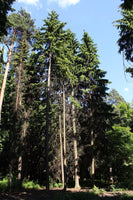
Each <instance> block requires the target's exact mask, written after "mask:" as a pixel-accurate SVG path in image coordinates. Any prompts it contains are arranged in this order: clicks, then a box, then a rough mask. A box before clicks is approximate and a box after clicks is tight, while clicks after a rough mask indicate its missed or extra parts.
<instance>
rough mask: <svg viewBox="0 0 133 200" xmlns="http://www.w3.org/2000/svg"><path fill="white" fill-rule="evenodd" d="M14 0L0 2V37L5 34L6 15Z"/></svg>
mask: <svg viewBox="0 0 133 200" xmlns="http://www.w3.org/2000/svg"><path fill="white" fill-rule="evenodd" d="M14 1H15V0H5V1H3V0H1V1H0V37H1V36H3V35H5V34H7V31H6V28H7V24H8V20H7V14H8V12H9V11H11V10H12V7H11V6H12V3H13V2H14Z"/></svg>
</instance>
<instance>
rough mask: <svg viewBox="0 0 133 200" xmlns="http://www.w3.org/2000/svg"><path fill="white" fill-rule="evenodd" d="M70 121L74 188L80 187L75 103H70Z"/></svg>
mask: <svg viewBox="0 0 133 200" xmlns="http://www.w3.org/2000/svg"><path fill="white" fill-rule="evenodd" d="M72 97H74V91H72ZM72 123H73V135H74V137H73V143H74V168H75V188H80V185H79V176H78V150H77V139H76V119H75V105H74V104H73V103H72Z"/></svg>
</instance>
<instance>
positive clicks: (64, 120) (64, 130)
mask: <svg viewBox="0 0 133 200" xmlns="http://www.w3.org/2000/svg"><path fill="white" fill-rule="evenodd" d="M65 107H66V105H65V87H64V83H63V139H64V190H66V169H67V163H66V117H65V116H66V108H65Z"/></svg>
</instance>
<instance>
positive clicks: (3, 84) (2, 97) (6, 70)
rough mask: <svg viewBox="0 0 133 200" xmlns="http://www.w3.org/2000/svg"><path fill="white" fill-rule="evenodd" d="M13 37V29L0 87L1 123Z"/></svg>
mask: <svg viewBox="0 0 133 200" xmlns="http://www.w3.org/2000/svg"><path fill="white" fill-rule="evenodd" d="M14 35H15V28H14V30H13V35H12V43H11V46H10V49H9V53H8V60H7V63H6V69H5V73H4V78H3V82H2V87H1V91H0V121H1V112H2V104H3V99H4V93H5V87H6V81H7V75H8V71H9V66H10V61H11V56H12V50H13V45H14Z"/></svg>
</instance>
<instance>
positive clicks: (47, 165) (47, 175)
mask: <svg viewBox="0 0 133 200" xmlns="http://www.w3.org/2000/svg"><path fill="white" fill-rule="evenodd" d="M50 76H51V53H49V68H48V83H47V112H46V190H47V191H49V100H50Z"/></svg>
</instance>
